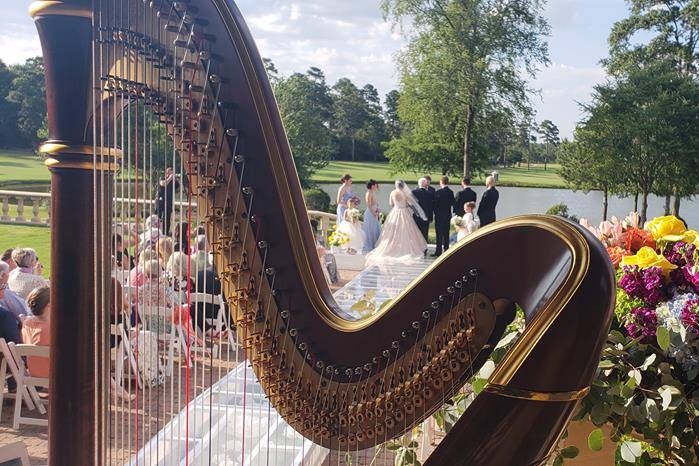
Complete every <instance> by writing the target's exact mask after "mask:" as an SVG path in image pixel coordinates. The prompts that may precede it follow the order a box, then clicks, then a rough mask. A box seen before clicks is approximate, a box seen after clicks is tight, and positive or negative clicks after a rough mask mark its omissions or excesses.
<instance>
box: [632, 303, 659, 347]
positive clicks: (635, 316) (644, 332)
mask: <svg viewBox="0 0 699 466" xmlns="http://www.w3.org/2000/svg"><path fill="white" fill-rule="evenodd" d="M657 327H658V316H657V314H656V313H655V309H650V308H647V307H635V308H633V309H631V312H630V313H629V315H628V317H627V319H626V330H627V331H628V332H629V335H630V336H631V338H641V339H642V340H643V341H645V342H651V341H652V340H653V339H655V331H656V329H657Z"/></svg>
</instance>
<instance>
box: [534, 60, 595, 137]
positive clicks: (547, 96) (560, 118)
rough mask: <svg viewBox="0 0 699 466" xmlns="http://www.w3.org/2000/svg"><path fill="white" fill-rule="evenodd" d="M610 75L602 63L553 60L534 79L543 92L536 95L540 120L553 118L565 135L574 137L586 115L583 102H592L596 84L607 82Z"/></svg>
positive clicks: (535, 100) (535, 104) (535, 85)
mask: <svg viewBox="0 0 699 466" xmlns="http://www.w3.org/2000/svg"><path fill="white" fill-rule="evenodd" d="M606 76H607V74H606V72H605V71H604V68H602V67H601V66H590V67H579V66H572V65H566V64H562V63H553V64H552V65H551V66H550V67H548V68H546V69H543V70H541V72H540V73H539V76H538V77H537V79H536V80H534V81H533V82H532V85H533V86H534V87H535V88H537V89H540V90H541V96H535V97H534V98H533V102H534V106H535V108H536V109H537V112H538V115H537V118H538V120H539V121H541V120H552V121H553V122H554V123H556V124H557V125H558V126H559V129H560V130H561V136H563V137H568V138H570V137H572V135H573V130H574V129H575V124H576V122H577V121H578V120H579V119H580V117H581V116H582V113H581V111H580V106H579V103H586V102H588V101H589V99H590V94H591V92H592V88H593V87H594V85H595V84H599V83H602V82H604V80H605V78H606Z"/></svg>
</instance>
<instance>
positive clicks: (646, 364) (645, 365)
mask: <svg viewBox="0 0 699 466" xmlns="http://www.w3.org/2000/svg"><path fill="white" fill-rule="evenodd" d="M656 358H657V356H656V355H655V353H651V354H650V355H649V356H648V357H647V358H646V360H645V361H643V365H642V366H641V370H643V371H647V370H648V368H649V367H650V366H651V364H653V363H654V362H655V359H656ZM639 383H640V382H639Z"/></svg>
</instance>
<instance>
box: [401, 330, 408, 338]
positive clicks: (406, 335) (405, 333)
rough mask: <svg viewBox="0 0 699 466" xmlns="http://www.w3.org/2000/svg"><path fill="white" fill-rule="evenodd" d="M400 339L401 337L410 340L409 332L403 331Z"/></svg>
mask: <svg viewBox="0 0 699 466" xmlns="http://www.w3.org/2000/svg"><path fill="white" fill-rule="evenodd" d="M400 337H401V338H408V332H406V331H405V330H403V331H402V332H400Z"/></svg>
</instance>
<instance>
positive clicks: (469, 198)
mask: <svg viewBox="0 0 699 466" xmlns="http://www.w3.org/2000/svg"><path fill="white" fill-rule="evenodd" d="M470 184H471V178H469V177H467V176H464V177H463V178H461V187H462V188H463V189H462V190H461V191H459V193H458V194H457V195H456V200H455V201H454V214H455V215H458V216H459V217H463V216H464V214H465V213H466V212H465V211H464V204H466V203H467V202H476V192H475V191H474V190H473V189H471V188H470V187H469V185H470Z"/></svg>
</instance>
